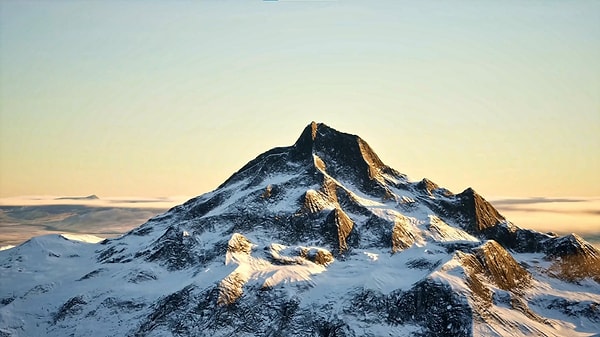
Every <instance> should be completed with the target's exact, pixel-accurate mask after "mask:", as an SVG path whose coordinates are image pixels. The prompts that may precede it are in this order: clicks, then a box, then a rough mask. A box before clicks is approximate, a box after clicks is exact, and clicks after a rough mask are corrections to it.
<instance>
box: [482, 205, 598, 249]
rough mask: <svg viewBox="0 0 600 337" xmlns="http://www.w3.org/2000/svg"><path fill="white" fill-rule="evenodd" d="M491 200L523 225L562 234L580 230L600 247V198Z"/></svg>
mask: <svg viewBox="0 0 600 337" xmlns="http://www.w3.org/2000/svg"><path fill="white" fill-rule="evenodd" d="M489 201H490V203H491V204H492V205H494V207H496V208H497V209H498V211H500V213H502V215H504V216H505V217H506V218H507V219H508V220H509V221H511V222H512V223H514V224H516V225H517V226H519V227H523V228H531V229H535V230H537V231H540V232H556V233H558V234H561V235H563V234H570V233H577V234H579V235H581V236H583V237H584V238H586V240H588V241H590V242H591V243H593V244H594V245H595V246H596V247H600V197H590V198H496V199H494V198H491V199H490V200H489Z"/></svg>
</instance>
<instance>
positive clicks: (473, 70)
mask: <svg viewBox="0 0 600 337" xmlns="http://www.w3.org/2000/svg"><path fill="white" fill-rule="evenodd" d="M598 22H600V2H597V1H570V2H561V1H542V2H521V1H503V2H494V1H481V2H468V1H448V2H443V3H440V2H429V1H423V2H419V3H413V2H404V1H381V2H377V3H376V4H375V3H372V2H362V1H336V2H283V1H280V2H260V1H255V2H251V1H248V2H198V3H195V2H193V3H185V2H176V3H172V2H168V3H167V2H161V1H149V2H122V1H106V2H72V1H56V2H21V1H3V2H1V3H0V70H1V71H0V197H11V196H21V195H63V196H80V195H89V194H97V195H99V196H126V195H136V196H147V197H160V196H171V195H190V196H194V195H200V194H203V193H205V192H208V191H210V190H213V189H214V188H216V187H217V186H218V185H219V184H220V183H222V182H223V181H224V180H225V179H226V178H227V177H229V176H230V175H231V174H233V173H234V172H235V171H236V170H238V169H239V168H241V167H242V166H243V165H244V164H245V163H246V162H248V161H249V160H251V159H253V158H254V157H255V156H257V155H258V154H260V153H262V152H264V151H266V150H268V149H270V148H273V147H275V146H287V145H291V144H293V142H294V141H295V140H296V138H297V137H298V136H299V135H300V132H301V131H302V129H303V128H304V127H305V126H306V125H307V124H308V123H310V122H311V121H312V120H314V121H318V122H325V123H327V124H328V125H330V126H331V127H334V128H336V129H338V130H340V131H343V132H348V133H353V134H358V135H359V136H361V137H362V138H363V139H365V140H366V141H367V142H368V143H369V144H370V145H371V146H372V147H373V149H374V150H375V151H376V152H377V153H378V154H379V156H380V157H381V159H382V160H383V161H384V162H385V163H386V164H388V165H390V166H391V167H393V168H395V169H397V170H399V171H401V172H403V173H406V174H408V175H409V177H411V178H412V179H414V180H419V179H421V178H423V177H428V178H430V179H431V180H433V181H435V182H436V183H438V184H439V185H441V186H444V187H447V188H449V189H450V190H452V191H453V192H460V191H462V190H464V189H465V188H467V187H469V186H472V187H473V188H475V190H477V191H478V192H479V193H480V194H482V195H484V196H485V197H490V196H500V195H506V196H511V197H530V196H544V197H551V196H581V197H594V196H600V178H599V175H598V172H600V155H599V149H600V62H599V61H598V60H600V25H599V24H598Z"/></svg>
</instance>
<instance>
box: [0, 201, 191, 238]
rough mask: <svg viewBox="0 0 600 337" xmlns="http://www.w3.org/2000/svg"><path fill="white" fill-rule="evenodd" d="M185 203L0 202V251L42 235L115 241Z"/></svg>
mask: <svg viewBox="0 0 600 337" xmlns="http://www.w3.org/2000/svg"><path fill="white" fill-rule="evenodd" d="M186 200H188V198H186V197H169V198H138V197H117V198H89V197H57V196H27V197H13V198H1V199H0V247H6V246H9V245H18V244H20V243H22V242H24V241H26V240H28V239H29V238H31V237H34V236H39V235H45V234H63V233H71V234H91V235H95V236H99V237H103V238H113V237H118V236H120V235H122V234H124V233H126V232H128V231H129V230H131V229H133V228H135V227H138V226H140V225H142V224H143V223H145V222H146V221H147V220H148V219H150V218H152V217H153V216H156V215H158V214H161V213H164V212H165V211H167V210H168V209H170V208H171V207H173V206H176V205H179V204H182V203H183V202H185V201H186Z"/></svg>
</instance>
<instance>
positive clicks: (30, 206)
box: [0, 196, 600, 247]
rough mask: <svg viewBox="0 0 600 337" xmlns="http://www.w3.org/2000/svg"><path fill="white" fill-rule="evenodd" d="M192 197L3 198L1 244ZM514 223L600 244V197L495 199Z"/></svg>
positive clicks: (129, 220) (127, 225)
mask: <svg viewBox="0 0 600 337" xmlns="http://www.w3.org/2000/svg"><path fill="white" fill-rule="evenodd" d="M187 199H188V198H187V197H183V196H181V197H168V198H166V197H164V198H163V197H161V198H139V197H118V198H98V199H94V198H85V197H56V196H29V197H18V198H2V199H0V247H1V246H6V245H15V244H19V243H21V242H23V241H25V240H27V239H29V238H30V237H32V236H37V235H44V234H51V233H75V234H93V235H97V236H101V237H105V238H110V237H116V236H119V235H121V234H123V233H125V232H127V231H129V230H131V229H133V228H135V227H137V226H139V225H141V224H143V223H144V222H146V221H147V220H148V219H149V218H151V217H153V216H155V215H157V214H160V213H163V212H165V211H167V210H168V209H169V208H171V207H173V206H176V205H179V204H181V203H183V202H185V201H186V200H187ZM490 202H491V203H492V204H493V205H494V206H495V207H496V208H497V209H498V210H499V211H500V213H502V214H503V215H504V216H505V217H506V218H507V219H508V220H509V221H511V222H513V223H514V224H516V225H518V226H520V227H522V228H531V229H535V230H538V231H541V232H556V233H558V234H561V235H562V234H569V233H578V234H579V235H581V236H583V237H584V238H586V239H587V240H589V241H590V242H592V243H593V244H595V245H596V246H597V247H600V197H595V198H542V197H537V198H495V199H494V198H492V199H490Z"/></svg>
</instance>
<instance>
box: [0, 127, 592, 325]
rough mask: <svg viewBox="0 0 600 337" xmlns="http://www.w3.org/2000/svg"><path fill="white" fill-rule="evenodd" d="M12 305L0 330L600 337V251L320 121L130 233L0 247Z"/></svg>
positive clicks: (3, 301)
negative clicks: (512, 216) (411, 172)
mask: <svg viewBox="0 0 600 337" xmlns="http://www.w3.org/2000/svg"><path fill="white" fill-rule="evenodd" d="M75 239H76V238H75ZM0 306H1V307H0V336H211V337H218V336H329V337H333V336H338V337H339V336H592V335H594V334H596V335H595V336H599V335H598V332H599V331H600V252H599V251H598V250H596V249H595V248H594V247H593V246H591V245H590V244H588V243H587V242H585V241H584V240H583V239H581V238H580V237H579V236H577V235H576V234H572V235H568V236H564V237H558V236H557V235H555V234H552V233H540V232H536V231H533V230H528V229H522V228H520V227H518V226H516V225H514V224H512V223H511V222H509V221H508V220H507V219H505V218H504V217H503V216H502V215H501V214H500V213H499V212H498V211H497V210H496V209H495V208H494V207H493V206H492V205H491V204H490V203H488V202H487V201H486V200H485V199H484V198H483V197H482V196H481V195H479V194H478V193H477V192H475V191H474V190H473V189H471V188H468V189H466V190H465V191H463V192H461V193H458V194H453V193H452V192H450V191H449V190H447V189H445V188H442V187H439V186H438V185H437V184H435V183H433V182H432V181H430V180H428V179H423V180H421V181H416V182H413V181H410V180H409V179H408V178H407V177H406V176H405V175H404V174H401V173H399V172H398V171H396V170H394V169H392V168H391V167H389V166H387V165H385V164H384V163H383V162H382V160H381V159H380V158H379V157H378V156H377V154H376V153H375V152H374V151H373V149H371V147H370V146H369V145H368V144H367V143H366V142H365V141H364V140H362V139H361V138H360V137H358V136H355V135H351V134H346V133H342V132H339V131H336V130H335V129H333V128H330V127H328V126H327V125H324V124H317V123H311V124H310V125H308V126H307V127H306V128H305V129H304V131H303V132H302V134H301V135H300V137H299V138H298V140H297V141H296V142H295V143H294V145H292V146H288V147H279V148H274V149H272V150H269V151H267V152H265V153H263V154H261V155H259V156H258V157H256V158H255V159H254V160H252V161H250V162H249V163H248V164H246V165H245V166H244V167H242V168H241V169H240V170H239V171H238V172H236V173H235V174H233V175H232V176H231V177H230V178H229V179H227V180H226V181H225V182H224V183H223V184H222V185H221V186H219V187H218V188H217V189H216V190H214V191H212V192H209V193H206V194H203V195H201V196H198V197H196V198H193V199H191V200H189V201H187V202H186V203H184V204H182V205H179V206H176V207H174V208H172V209H170V210H169V211H167V212H166V213H164V214H161V215H158V216H156V217H154V218H152V219H150V220H148V221H147V222H146V223H145V224H143V225H141V226H140V227H138V228H136V229H134V230H132V231H130V232H129V233H127V234H125V235H123V236H122V237H120V238H117V239H111V240H104V241H102V242H100V243H96V244H92V243H86V242H81V241H76V240H69V239H67V238H65V237H64V236H60V235H49V236H42V237H36V238H32V239H31V240H29V241H27V242H25V243H23V244H22V245H20V246H18V247H15V248H12V249H9V250H5V251H1V252H0Z"/></svg>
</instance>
